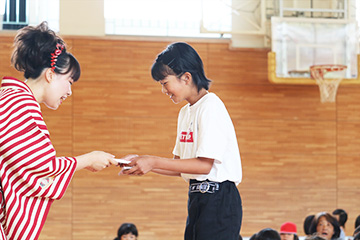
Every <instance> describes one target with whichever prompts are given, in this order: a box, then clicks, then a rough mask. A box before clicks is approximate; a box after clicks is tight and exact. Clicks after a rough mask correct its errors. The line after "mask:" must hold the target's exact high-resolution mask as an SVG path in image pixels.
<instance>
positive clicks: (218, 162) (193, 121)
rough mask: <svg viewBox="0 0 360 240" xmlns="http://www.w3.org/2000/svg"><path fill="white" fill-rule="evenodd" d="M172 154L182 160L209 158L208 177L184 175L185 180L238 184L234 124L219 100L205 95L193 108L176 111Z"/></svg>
mask: <svg viewBox="0 0 360 240" xmlns="http://www.w3.org/2000/svg"><path fill="white" fill-rule="evenodd" d="M173 154H174V155H176V156H179V157H180V158H181V159H187V158H196V157H205V158H212V159H215V160H214V164H213V166H212V168H211V171H210V173H209V174H207V175H196V174H185V173H182V174H181V176H182V177H183V178H184V179H185V181H189V179H196V180H198V181H202V180H206V179H209V180H210V181H216V182H224V181H226V180H229V181H232V182H235V183H236V185H237V184H239V183H240V182H241V179H242V169H241V159H240V152H239V147H238V143H237V138H236V133H235V129H234V125H233V123H232V121H231V118H230V116H229V113H228V111H227V110H226V107H225V105H224V103H223V102H222V101H221V99H220V98H219V97H218V96H216V95H215V94H214V93H208V94H206V95H205V96H203V97H202V98H201V99H200V100H198V101H197V102H196V103H195V104H194V105H192V106H190V104H187V105H185V106H184V107H183V108H182V109H181V110H180V112H179V117H178V126H177V138H176V144H175V148H174V151H173Z"/></svg>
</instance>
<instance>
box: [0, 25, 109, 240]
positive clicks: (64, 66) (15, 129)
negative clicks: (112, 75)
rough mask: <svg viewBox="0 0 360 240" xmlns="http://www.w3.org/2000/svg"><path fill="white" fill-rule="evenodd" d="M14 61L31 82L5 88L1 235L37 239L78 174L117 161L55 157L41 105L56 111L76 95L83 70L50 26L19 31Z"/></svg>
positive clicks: (0, 125)
mask: <svg viewBox="0 0 360 240" xmlns="http://www.w3.org/2000/svg"><path fill="white" fill-rule="evenodd" d="M11 62H12V64H13V65H14V67H15V68H16V69H17V70H19V71H21V72H24V77H25V79H26V80H25V82H23V81H19V80H17V79H15V78H11V77H5V78H4V79H3V80H2V83H1V89H0V159H1V161H0V180H1V187H2V191H1V195H2V197H1V198H2V202H1V208H0V222H1V225H0V236H1V237H2V238H1V239H8V240H12V239H17V240H18V239H38V237H39V234H40V231H41V229H42V227H43V224H44V222H45V219H46V216H47V213H48V211H49V208H50V205H51V203H52V202H53V201H54V200H55V199H60V198H61V197H62V196H63V195H64V193H65V190H66V188H67V187H68V185H69V182H70V180H71V178H72V176H73V174H74V172H75V171H76V170H80V169H83V168H87V169H88V170H90V171H99V170H101V169H103V168H105V167H106V166H109V165H110V164H116V161H115V160H114V156H112V155H111V154H109V153H105V152H101V151H95V152H91V153H88V154H85V155H81V156H78V157H75V158H74V157H56V151H55V149H54V147H53V146H52V144H51V141H50V136H49V132H48V130H47V127H46V125H45V122H44V120H43V117H42V114H41V110H40V106H39V104H40V103H44V104H45V105H46V106H47V107H49V108H51V109H54V110H55V109H57V108H58V107H59V106H60V104H61V103H62V102H63V101H64V100H65V99H66V98H67V97H69V96H70V95H71V85H72V84H73V83H74V82H76V81H77V80H78V79H79V77H80V66H79V63H78V61H77V60H76V59H75V57H74V56H73V55H72V54H70V53H68V52H67V50H66V46H65V43H64V41H63V40H62V39H61V38H60V37H59V36H57V35H56V34H55V33H54V32H53V31H51V30H50V29H49V28H48V26H47V24H46V23H41V24H40V25H39V26H37V27H30V26H29V27H25V28H23V29H21V30H20V31H19V32H18V34H17V36H16V37H15V40H14V52H13V54H12V57H11Z"/></svg>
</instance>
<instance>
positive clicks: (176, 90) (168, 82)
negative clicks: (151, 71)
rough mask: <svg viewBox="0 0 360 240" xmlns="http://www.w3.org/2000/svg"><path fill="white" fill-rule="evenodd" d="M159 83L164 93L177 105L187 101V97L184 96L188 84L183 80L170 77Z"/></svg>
mask: <svg viewBox="0 0 360 240" xmlns="http://www.w3.org/2000/svg"><path fill="white" fill-rule="evenodd" d="M159 82H160V84H161V86H162V92H163V93H164V94H166V95H168V96H169V97H170V99H171V100H172V101H173V102H174V103H175V104H178V103H180V102H182V101H183V100H185V99H186V95H185V94H184V89H185V88H184V87H185V85H186V84H185V81H183V80H182V79H179V78H178V77H176V76H174V75H168V76H167V77H166V78H164V79H163V80H161V81H159Z"/></svg>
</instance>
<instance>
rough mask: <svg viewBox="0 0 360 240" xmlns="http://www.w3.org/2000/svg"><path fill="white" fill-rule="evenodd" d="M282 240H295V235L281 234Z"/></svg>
mask: <svg viewBox="0 0 360 240" xmlns="http://www.w3.org/2000/svg"><path fill="white" fill-rule="evenodd" d="M280 238H281V240H294V234H291V233H280Z"/></svg>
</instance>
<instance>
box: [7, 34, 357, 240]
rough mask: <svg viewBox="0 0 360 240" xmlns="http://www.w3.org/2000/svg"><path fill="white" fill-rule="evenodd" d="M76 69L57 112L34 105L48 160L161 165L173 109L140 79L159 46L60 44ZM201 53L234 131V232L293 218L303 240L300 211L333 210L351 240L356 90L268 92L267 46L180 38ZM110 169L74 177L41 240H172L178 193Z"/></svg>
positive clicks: (161, 182)
mask: <svg viewBox="0 0 360 240" xmlns="http://www.w3.org/2000/svg"><path fill="white" fill-rule="evenodd" d="M13 37H14V35H12V34H3V35H0V76H1V77H2V76H8V75H10V76H14V77H18V78H20V79H23V78H22V75H21V74H19V73H17V72H16V71H15V70H13V68H11V67H10V54H11V45H12V40H13ZM65 40H66V41H67V43H68V45H69V46H70V48H71V50H70V51H71V52H72V53H73V54H74V55H75V56H76V57H77V58H78V60H79V61H80V63H81V66H82V76H81V79H80V80H79V82H77V83H75V84H74V85H73V95H72V97H71V98H69V99H67V100H66V101H65V102H64V103H63V105H62V106H61V107H60V108H59V109H58V110H57V111H52V110H49V109H47V108H46V107H45V106H42V110H43V113H44V118H45V121H46V123H47V125H48V128H49V131H50V133H51V138H52V141H53V144H54V146H55V148H56V149H57V153H58V156H77V155H80V154H83V153H86V152H89V151H92V150H104V151H108V152H110V153H113V154H115V155H116V156H117V157H121V156H124V155H127V154H133V153H136V154H151V155H159V156H163V157H172V154H171V151H172V148H173V145H174V143H175V134H176V122H177V114H178V111H179V109H180V108H181V107H182V106H183V105H184V104H179V105H175V104H173V103H172V101H171V100H170V99H169V98H168V96H166V95H164V94H162V93H161V86H160V84H159V83H156V82H154V81H153V80H152V79H151V76H150V67H151V64H152V63H153V60H154V59H155V58H156V55H157V54H158V53H159V52H161V51H162V50H163V49H164V48H165V47H166V46H167V45H168V44H169V43H170V42H171V40H169V39H166V41H156V40H151V41H150V40H149V41H146V40H138V41H135V40H131V41H130V40H123V39H117V38H90V37H65ZM187 42H188V43H190V44H192V46H193V47H194V48H195V49H196V50H197V51H198V52H199V54H200V55H201V57H202V59H203V61H204V65H205V71H206V73H207V76H208V77H209V78H210V79H212V80H213V83H212V86H211V88H210V90H211V91H212V92H215V93H216V94H217V95H218V96H219V97H220V98H221V99H222V100H223V101H224V102H225V105H226V106H227V108H228V111H229V113H230V115H231V117H232V120H233V123H234V125H235V129H236V132H237V137H238V143H239V147H240V152H241V158H242V165H243V182H242V183H241V184H240V185H239V186H238V189H239V191H240V193H241V196H242V200H243V210H244V214H243V225H242V230H241V234H242V235H243V236H245V237H246V236H251V235H252V234H253V233H255V232H257V231H259V230H261V229H262V228H265V227H271V228H274V229H277V230H279V228H280V225H281V224H282V223H283V222H285V221H293V222H295V223H296V224H297V226H298V231H299V235H304V233H303V228H302V224H303V220H304V218H305V217H306V216H307V215H309V214H315V213H317V212H320V211H329V212H331V211H332V210H334V209H335V208H343V209H345V210H346V211H347V212H348V213H349V220H348V223H347V225H346V234H347V235H352V232H353V230H354V221H355V218H356V217H357V215H358V214H360V206H359V204H358V197H359V193H360V190H359V189H360V181H359V180H360V177H359V175H358V174H357V169H359V167H360V161H359V158H360V157H359V154H360V147H359V144H360V140H359V139H358V138H357V136H358V133H359V132H360V111H359V110H360V105H359V104H358V103H357V101H358V100H359V101H360V95H359V90H360V88H359V87H358V86H340V88H339V91H338V97H337V102H336V103H326V104H321V103H320V96H319V90H318V88H317V87H316V86H302V85H294V86H290V85H273V84H271V83H269V81H268V79H267V53H268V51H269V49H261V50H259V49H233V50H231V49H229V43H228V42H226V41H218V42H214V41H210V42H206V41H205V40H204V41H202V40H196V41H187ZM118 172H119V168H117V167H110V168H107V169H105V170H103V171H101V172H98V173H92V172H89V171H86V170H82V171H79V172H77V173H76V174H75V177H74V179H73V181H72V183H71V185H70V187H69V189H68V190H67V193H66V194H65V196H64V198H63V199H62V200H60V201H56V202H55V203H54V204H53V206H52V208H51V210H50V214H49V217H48V219H47V221H46V223H45V227H44V229H43V231H42V233H41V236H40V239H41V240H50V239H69V240H85V239H86V240H91V239H93V240H102V239H104V240H105V239H113V238H114V237H115V236H116V232H117V229H118V227H119V226H120V224H121V223H123V222H133V223H135V224H136V225H137V227H138V229H139V232H140V237H139V239H141V240H178V239H182V235H183V230H184V225H185V220H186V216H187V213H186V204H187V184H186V183H185V182H184V181H183V180H182V179H181V178H172V177H163V176H159V175H156V174H152V173H150V174H147V175H145V176H143V177H128V176H118Z"/></svg>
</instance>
